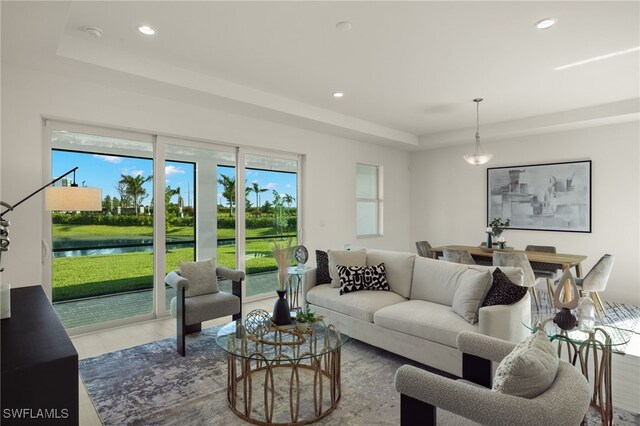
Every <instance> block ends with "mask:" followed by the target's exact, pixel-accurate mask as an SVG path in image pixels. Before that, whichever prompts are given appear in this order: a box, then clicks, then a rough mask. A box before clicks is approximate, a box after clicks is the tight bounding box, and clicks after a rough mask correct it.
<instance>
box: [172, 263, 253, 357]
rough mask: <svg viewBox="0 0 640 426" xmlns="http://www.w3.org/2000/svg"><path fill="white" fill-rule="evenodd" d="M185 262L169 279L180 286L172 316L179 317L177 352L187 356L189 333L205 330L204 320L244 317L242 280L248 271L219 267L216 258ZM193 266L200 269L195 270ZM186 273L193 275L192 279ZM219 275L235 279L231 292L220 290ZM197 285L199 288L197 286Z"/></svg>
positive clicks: (177, 319)
mask: <svg viewBox="0 0 640 426" xmlns="http://www.w3.org/2000/svg"><path fill="white" fill-rule="evenodd" d="M206 262H212V261H204V262H184V263H182V264H181V265H180V267H181V269H183V268H184V269H185V270H189V268H190V269H191V270H190V271H189V273H186V272H185V271H184V270H183V273H182V274H181V273H180V271H172V272H169V274H167V276H166V277H165V282H166V283H167V284H168V285H170V286H171V287H173V288H174V289H176V294H177V295H176V297H174V298H173V299H171V315H172V316H173V317H174V318H176V325H177V330H176V339H177V351H178V353H179V354H180V355H182V356H184V355H185V352H186V347H185V336H186V335H187V334H190V333H196V332H198V331H201V330H202V322H203V321H208V320H212V319H216V318H221V317H224V316H227V315H232V319H233V320H234V321H235V320H237V319H240V318H241V317H242V281H243V280H244V272H242V271H238V270H235V269H230V268H225V267H222V266H218V267H216V266H215V261H213V262H212V263H210V264H208V265H202V264H205V263H206ZM193 268H198V269H199V270H196V272H195V273H194V271H193ZM185 276H191V280H192V281H194V282H193V283H192V282H190V280H189V279H187V278H186V277H185ZM217 277H220V278H226V279H229V280H231V282H232V289H231V293H227V292H223V291H219V290H218V283H217ZM196 287H199V288H197V289H196Z"/></svg>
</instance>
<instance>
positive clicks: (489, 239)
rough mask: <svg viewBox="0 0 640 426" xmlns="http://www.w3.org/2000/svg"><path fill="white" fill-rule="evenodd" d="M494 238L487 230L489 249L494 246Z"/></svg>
mask: <svg viewBox="0 0 640 426" xmlns="http://www.w3.org/2000/svg"><path fill="white" fill-rule="evenodd" d="M492 239H493V238H492V235H491V234H489V233H488V232H487V248H488V249H490V248H491V246H492V243H493V241H492Z"/></svg>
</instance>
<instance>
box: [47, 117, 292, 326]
mask: <svg viewBox="0 0 640 426" xmlns="http://www.w3.org/2000/svg"><path fill="white" fill-rule="evenodd" d="M45 130H46V132H45V134H46V135H47V136H46V138H47V139H46V140H47V143H50V144H51V157H50V162H48V163H45V165H44V169H45V175H49V176H50V177H51V178H55V177H56V176H60V175H62V174H64V173H65V172H67V171H68V170H70V169H72V168H74V167H78V170H77V173H76V183H77V184H78V185H81V186H82V185H86V186H90V187H98V188H100V189H101V190H102V211H100V212H53V213H52V214H51V219H50V220H49V221H45V222H44V223H43V226H44V228H45V234H46V233H48V231H49V230H50V234H51V239H50V240H49V241H50V246H51V250H50V255H49V256H45V259H44V264H45V266H44V272H43V276H44V284H45V287H47V285H48V284H49V283H50V285H51V293H52V296H53V297H52V300H53V303H54V307H55V308H56V310H57V312H58V314H59V315H60V317H61V319H62V322H63V324H64V325H65V327H67V328H70V329H72V330H73V332H74V333H80V332H85V331H92V330H95V329H98V328H105V327H112V326H117V325H120V324H126V323H130V322H133V321H140V320H148V319H153V318H157V317H161V316H166V315H168V312H169V311H170V301H171V299H172V298H173V297H174V296H175V291H174V290H173V289H172V288H171V287H169V286H166V285H165V282H164V277H165V275H166V273H168V272H169V271H172V270H176V269H179V266H180V262H187V261H195V260H207V259H211V258H215V259H216V260H217V264H218V265H220V266H225V267H228V268H236V269H240V270H243V271H245V272H246V277H247V278H246V282H245V285H244V286H243V292H244V297H245V298H246V299H256V298H260V297H274V291H275V289H276V288H277V285H278V281H277V277H276V273H275V271H276V269H277V268H276V263H275V260H274V258H273V254H272V248H273V243H274V242H280V243H281V244H282V243H286V242H287V241H288V242H289V243H290V244H291V245H292V246H294V245H296V244H298V233H299V217H300V203H299V199H300V194H299V182H300V159H299V158H298V156H295V155H286V154H281V153H277V154H275V153H271V152H268V151H258V150H251V151H247V150H245V149H244V148H240V147H232V146H224V145H218V144H213V143H206V142H199V141H192V140H188V139H180V138H173V137H165V136H156V135H149V134H143V133H135V132H127V131H120V130H115V129H105V128H99V127H89V126H83V125H76V124H71V123H58V122H53V121H51V122H47V124H46V126H45ZM48 178H49V177H48V176H47V179H48ZM239 182H242V183H239ZM72 183H73V182H71V181H69V179H67V178H65V179H62V180H61V181H60V182H59V184H61V185H69V184H72ZM45 241H47V240H46V239H45ZM46 246H47V245H46V244H45V247H46ZM219 286H220V288H221V290H223V291H231V283H230V282H224V281H223V282H220V283H219Z"/></svg>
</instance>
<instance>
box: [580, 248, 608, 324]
mask: <svg viewBox="0 0 640 426" xmlns="http://www.w3.org/2000/svg"><path fill="white" fill-rule="evenodd" d="M614 260H615V256H614V255H612V254H605V255H604V256H602V257H601V258H600V260H598V262H597V263H596V264H595V265H594V266H593V268H591V270H590V271H589V272H588V273H587V275H586V276H585V277H584V278H576V285H577V286H578V288H579V289H580V290H581V291H588V292H589V295H590V296H591V299H593V303H594V304H595V306H596V312H597V314H598V318H600V321H602V317H603V315H604V316H606V315H607V312H606V311H605V309H604V304H603V303H602V299H600V294H598V292H600V291H604V289H605V288H606V287H607V283H608V282H609V275H611V269H613V261H614Z"/></svg>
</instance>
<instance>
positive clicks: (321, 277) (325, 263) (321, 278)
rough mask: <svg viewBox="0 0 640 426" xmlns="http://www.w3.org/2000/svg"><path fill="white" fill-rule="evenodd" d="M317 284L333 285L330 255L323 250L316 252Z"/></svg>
mask: <svg viewBox="0 0 640 426" xmlns="http://www.w3.org/2000/svg"><path fill="white" fill-rule="evenodd" d="M316 284H331V275H330V274H329V254H328V253H327V252H326V251H322V250H316Z"/></svg>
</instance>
